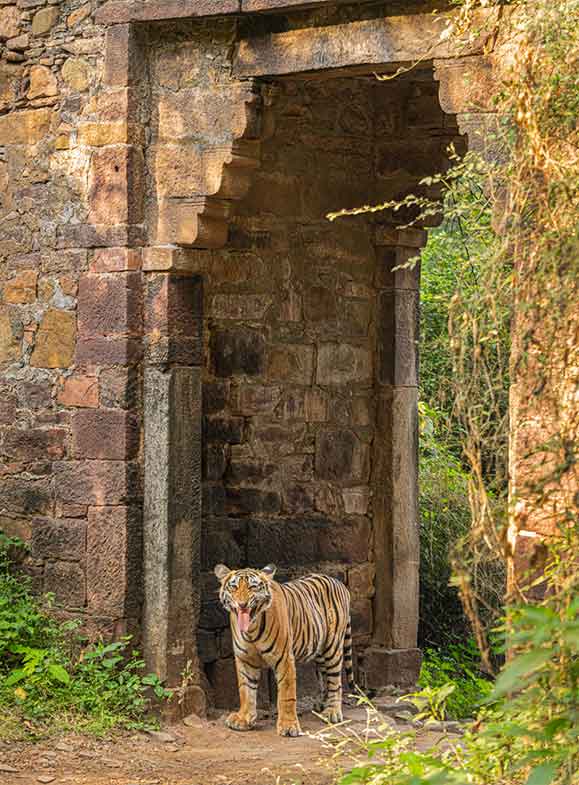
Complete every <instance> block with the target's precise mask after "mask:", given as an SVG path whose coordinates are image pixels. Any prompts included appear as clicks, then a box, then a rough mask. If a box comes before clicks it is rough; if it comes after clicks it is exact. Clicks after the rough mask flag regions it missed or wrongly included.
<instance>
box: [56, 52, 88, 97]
mask: <svg viewBox="0 0 579 785" xmlns="http://www.w3.org/2000/svg"><path fill="white" fill-rule="evenodd" d="M61 73H62V78H63V80H64V82H65V84H66V85H67V86H68V87H69V88H70V89H71V90H74V91H75V92H77V93H82V92H84V91H85V90H87V89H88V88H89V86H90V83H91V65H90V63H89V62H88V61H87V60H84V59H83V58H82V57H69V58H68V59H67V60H65V62H64V65H63V66H62V71H61Z"/></svg>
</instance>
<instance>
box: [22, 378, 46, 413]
mask: <svg viewBox="0 0 579 785" xmlns="http://www.w3.org/2000/svg"><path fill="white" fill-rule="evenodd" d="M18 405H19V408H21V409H34V410H40V409H47V408H49V407H50V406H51V405H52V380H50V379H46V380H43V381H42V382H40V383H38V384H35V383H34V382H20V383H19V385H18Z"/></svg>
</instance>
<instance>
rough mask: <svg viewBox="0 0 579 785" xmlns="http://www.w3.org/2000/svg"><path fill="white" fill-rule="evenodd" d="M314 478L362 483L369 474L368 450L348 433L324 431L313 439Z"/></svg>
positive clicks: (366, 446) (345, 431)
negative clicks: (314, 446)
mask: <svg viewBox="0 0 579 785" xmlns="http://www.w3.org/2000/svg"><path fill="white" fill-rule="evenodd" d="M315 460H316V463H315V465H316V477H318V478H319V479H321V480H331V481H334V482H335V481H338V482H364V481H366V480H367V479H368V477H369V472H370V448H369V446H368V445H367V444H364V443H363V442H361V441H360V439H359V438H358V437H357V436H356V434H355V433H353V432H352V431H347V430H324V431H321V432H320V433H319V434H318V437H317V439H316V459H315Z"/></svg>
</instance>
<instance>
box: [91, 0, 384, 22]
mask: <svg viewBox="0 0 579 785" xmlns="http://www.w3.org/2000/svg"><path fill="white" fill-rule="evenodd" d="M344 2H350V0H146V2H143V0H111V2H109V3H107V4H106V5H104V6H103V7H102V8H99V9H98V11H97V12H96V14H95V20H96V22H97V24H101V25H109V24H119V23H124V22H148V21H156V20H160V19H182V18H186V17H207V16H225V15H228V14H256V13H265V14H267V13H280V12H282V13H283V12H284V11H292V10H296V11H297V10H300V11H301V10H304V9H308V8H331V7H332V6H334V5H340V4H342V3H344ZM372 2H375V0H358V4H359V5H365V4H367V3H372Z"/></svg>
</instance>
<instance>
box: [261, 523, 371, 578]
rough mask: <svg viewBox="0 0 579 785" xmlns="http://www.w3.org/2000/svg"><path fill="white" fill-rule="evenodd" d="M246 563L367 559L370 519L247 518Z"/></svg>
mask: <svg viewBox="0 0 579 785" xmlns="http://www.w3.org/2000/svg"><path fill="white" fill-rule="evenodd" d="M247 531H248V540H247V564H267V563H268V562H273V563H274V564H279V565H281V566H286V565H288V566H295V565H310V564H317V563H319V562H322V561H323V562H326V561H336V562H341V561H346V562H350V563H352V562H354V563H355V562H366V561H367V560H368V553H369V549H370V534H371V529H370V522H369V521H368V520H367V519H366V518H357V519H350V520H347V521H335V520H331V519H328V518H319V517H313V516H311V517H301V516H300V517H292V518H278V519H277V520H259V519H249V520H248V528H247Z"/></svg>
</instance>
